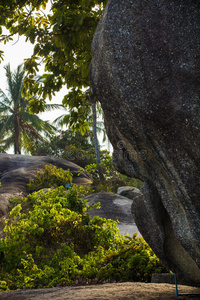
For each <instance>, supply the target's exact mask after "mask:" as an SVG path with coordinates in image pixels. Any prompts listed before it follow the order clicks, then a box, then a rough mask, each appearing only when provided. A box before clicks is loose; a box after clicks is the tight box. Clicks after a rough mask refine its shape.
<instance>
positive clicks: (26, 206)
mask: <svg viewBox="0 0 200 300" xmlns="http://www.w3.org/2000/svg"><path fill="white" fill-rule="evenodd" d="M71 179H72V174H70V173H69V171H63V170H61V169H57V168H55V167H52V166H46V167H45V170H44V173H42V174H41V173H38V174H37V176H36V179H35V181H31V182H30V184H29V189H30V190H35V189H36V190H37V189H39V188H43V187H44V186H47V185H48V184H49V186H52V185H53V186H54V187H55V186H58V185H61V186H59V187H58V188H55V189H54V190H50V189H49V191H48V192H46V193H45V192H43V191H42V190H40V191H39V192H33V193H32V194H29V195H28V196H27V197H24V198H13V199H12V200H10V201H11V205H10V212H9V217H8V218H7V219H6V220H5V227H4V234H5V237H4V238H1V239H0V291H5V290H11V289H21V288H23V287H26V288H41V287H52V286H55V285H66V284H72V283H74V282H76V281H77V278H79V280H80V278H82V279H83V278H89V279H90V280H96V279H98V282H101V281H102V280H105V279H109V280H117V281H118V280H120V281H127V280H128V281H131V280H132V281H146V282H147V281H149V280H150V277H151V274H152V273H156V272H162V271H166V270H165V269H164V268H163V267H162V265H161V264H160V262H159V260H158V258H157V257H156V256H155V254H154V253H153V252H152V250H151V249H150V247H149V246H148V245H147V244H146V242H145V241H144V240H143V239H142V238H136V235H134V236H133V238H131V237H129V236H126V237H123V236H121V235H120V233H119V230H118V228H117V222H115V221H113V220H110V219H105V218H100V217H98V216H96V217H94V218H93V219H92V220H91V219H90V216H89V214H88V211H89V210H90V209H91V208H93V207H97V208H98V207H99V204H94V205H91V206H88V204H87V202H86V201H85V200H83V198H82V196H83V195H84V194H85V193H86V191H85V188H83V187H79V188H77V187H75V186H74V185H72V186H71V187H70V188H69V189H68V190H66V189H65V188H64V186H63V185H64V184H65V183H66V181H67V182H69V181H70V182H71ZM94 282H95V283H96V282H97V281H94Z"/></svg>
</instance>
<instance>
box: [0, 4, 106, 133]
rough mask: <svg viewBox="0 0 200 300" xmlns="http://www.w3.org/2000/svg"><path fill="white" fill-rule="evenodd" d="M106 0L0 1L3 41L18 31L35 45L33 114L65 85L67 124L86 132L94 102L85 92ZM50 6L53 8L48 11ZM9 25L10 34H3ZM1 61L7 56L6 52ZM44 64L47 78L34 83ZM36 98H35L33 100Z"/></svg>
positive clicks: (30, 70)
mask: <svg viewBox="0 0 200 300" xmlns="http://www.w3.org/2000/svg"><path fill="white" fill-rule="evenodd" d="M106 2H107V0H103V1H100V0H50V1H48V0H32V1H29V0H8V1H6V2H5V1H4V0H0V11H1V15H0V26H1V27H0V28H1V29H0V30H1V36H0V41H4V42H8V41H9V39H12V36H13V35H14V34H15V33H18V34H19V35H25V36H26V38H27V40H29V41H30V42H31V43H33V44H35V47H34V51H33V54H32V56H31V58H29V59H27V60H26V62H25V68H26V71H27V77H26V79H25V81H24V90H23V92H24V95H26V97H28V98H32V100H30V101H29V102H30V109H31V111H32V112H36V113H37V112H39V111H44V109H45V99H46V98H47V97H48V98H49V99H51V97H52V95H53V94H54V93H55V92H56V91H59V90H60V89H61V87H62V86H63V85H66V86H67V87H68V89H70V92H69V93H68V94H67V95H66V96H65V97H64V99H63V104H64V105H65V106H67V107H68V109H69V110H70V119H69V117H68V119H67V120H66V122H68V124H69V125H70V126H71V127H72V128H73V129H76V128H78V129H79V130H81V131H83V132H84V130H85V129H87V127H88V124H87V122H86V115H87V112H88V108H89V107H91V103H90V100H89V97H88V96H87V93H85V92H84V91H83V90H84V88H88V86H89V64H90V60H91V42H92V37H93V34H94V31H95V29H96V26H97V23H98V21H99V19H100V17H101V13H102V11H103V8H104V6H105V3H106ZM47 8H48V9H47ZM3 27H6V29H7V30H9V32H10V35H3V34H2V28H3ZM0 54H1V57H2V55H3V53H2V52H1V53H0ZM41 63H44V65H45V74H44V75H43V80H42V81H40V82H36V81H35V75H36V74H37V71H38V66H39V65H40V64H41ZM33 96H34V98H33Z"/></svg>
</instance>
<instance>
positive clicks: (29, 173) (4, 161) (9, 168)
mask: <svg viewBox="0 0 200 300" xmlns="http://www.w3.org/2000/svg"><path fill="white" fill-rule="evenodd" d="M46 164H51V165H53V166H56V167H57V168H62V169H64V170H68V169H69V170H70V172H71V173H72V174H73V182H74V183H76V184H81V185H87V184H91V183H92V181H91V179H90V178H89V177H87V175H86V174H84V173H82V174H81V175H80V176H78V173H79V170H80V169H81V167H80V166H78V165H76V164H74V163H72V162H69V161H67V160H65V159H62V158H55V157H48V156H28V155H27V156H26V155H9V154H0V182H1V183H2V186H3V187H1V188H0V217H2V216H3V215H5V213H6V211H7V207H8V205H9V201H8V199H10V198H13V197H17V196H25V195H27V188H26V185H27V183H29V179H34V178H35V175H36V171H42V170H43V168H44V166H45V165H46Z"/></svg>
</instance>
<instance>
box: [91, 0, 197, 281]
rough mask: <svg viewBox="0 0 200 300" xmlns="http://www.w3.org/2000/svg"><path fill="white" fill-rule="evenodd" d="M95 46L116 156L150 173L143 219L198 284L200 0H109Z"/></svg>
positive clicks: (164, 254)
mask: <svg viewBox="0 0 200 300" xmlns="http://www.w3.org/2000/svg"><path fill="white" fill-rule="evenodd" d="M92 47H93V49H92V51H93V58H92V63H91V72H90V77H91V84H92V90H93V95H94V99H95V100H96V101H100V102H101V104H102V108H103V111H104V117H105V125H106V129H107V133H108V136H109V139H110V140H111V143H112V145H113V148H114V153H113V162H114V164H115V166H116V168H117V169H118V170H119V171H120V172H121V173H124V174H127V175H129V176H131V177H136V178H139V179H141V180H142V181H143V182H144V185H143V188H142V193H143V195H142V196H140V197H137V198H135V200H134V202H133V206H132V212H133V215H134V220H135V221H136V225H137V226H138V229H139V231H140V232H141V234H142V236H143V237H144V238H145V239H146V241H147V242H148V243H149V244H150V246H151V247H152V248H153V250H154V252H155V253H156V254H157V255H158V257H159V258H160V259H161V261H162V262H163V263H164V265H165V266H167V267H168V268H169V269H170V270H172V271H174V272H176V273H177V274H178V275H180V276H182V277H184V278H185V279H186V280H188V281H189V282H191V283H192V284H195V285H200V1H196V0H187V1H185V0H176V1H175V0H174V1H170V0H110V1H108V4H107V6H106V9H105V12H104V14H103V16H102V19H101V21H100V23H99V25H98V27H97V30H96V33H95V36H94V40H93V46H92Z"/></svg>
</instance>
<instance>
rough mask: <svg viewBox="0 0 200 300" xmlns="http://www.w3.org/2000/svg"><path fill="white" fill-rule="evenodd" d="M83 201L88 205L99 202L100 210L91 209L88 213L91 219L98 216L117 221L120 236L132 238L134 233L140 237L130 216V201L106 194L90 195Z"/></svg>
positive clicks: (112, 194)
mask: <svg viewBox="0 0 200 300" xmlns="http://www.w3.org/2000/svg"><path fill="white" fill-rule="evenodd" d="M85 200H87V202H88V204H89V205H92V204H94V203H97V202H100V205H101V207H100V209H96V208H93V209H91V210H90V211H89V212H88V213H89V215H90V216H91V217H92V218H93V217H94V216H99V217H101V218H106V219H112V220H114V221H118V222H119V223H118V225H117V226H118V228H119V232H120V234H121V235H126V234H127V233H128V234H129V235H130V236H132V235H133V234H134V233H138V236H141V235H140V232H139V230H138V228H137V226H136V225H135V221H134V219H133V216H132V214H131V205H132V202H133V201H132V200H130V199H127V198H126V197H123V196H120V195H117V194H114V193H106V192H100V193H95V194H91V195H89V196H87V197H85Z"/></svg>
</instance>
